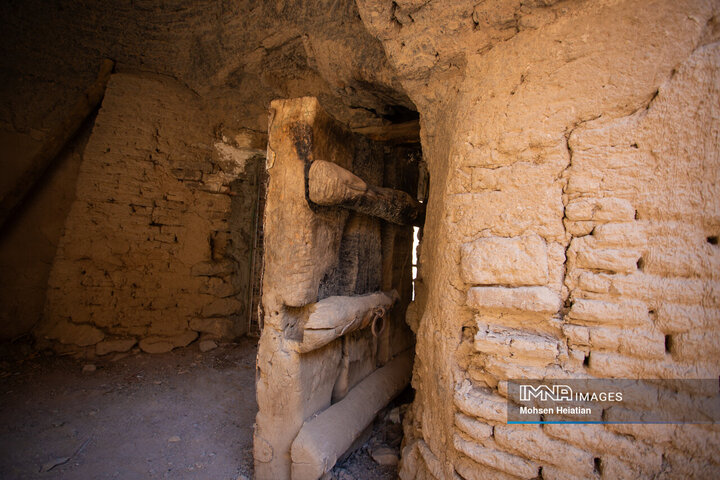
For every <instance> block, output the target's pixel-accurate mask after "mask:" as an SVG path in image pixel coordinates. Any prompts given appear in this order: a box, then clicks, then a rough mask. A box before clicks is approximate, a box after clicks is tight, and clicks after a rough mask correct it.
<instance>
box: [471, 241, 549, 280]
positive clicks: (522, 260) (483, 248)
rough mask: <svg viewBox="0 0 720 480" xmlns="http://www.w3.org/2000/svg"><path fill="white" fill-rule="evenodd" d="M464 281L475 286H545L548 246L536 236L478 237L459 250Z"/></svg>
mask: <svg viewBox="0 0 720 480" xmlns="http://www.w3.org/2000/svg"><path fill="white" fill-rule="evenodd" d="M460 265H461V273H462V277H463V280H464V281H465V282H467V283H471V284H474V285H510V286H523V285H544V284H546V283H547V282H548V260H547V245H546V243H545V241H544V240H543V239H542V238H541V237H540V236H538V235H527V236H523V237H513V238H502V237H489V238H480V239H478V240H475V241H474V242H471V243H466V244H464V245H463V246H462V247H461V261H460Z"/></svg>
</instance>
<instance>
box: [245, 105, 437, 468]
mask: <svg viewBox="0 0 720 480" xmlns="http://www.w3.org/2000/svg"><path fill="white" fill-rule="evenodd" d="M400 138H401V139H400V140H398V138H397V137H396V138H394V139H391V138H389V137H387V136H386V137H384V138H378V137H376V139H375V140H374V139H372V138H369V137H368V136H365V135H360V134H357V133H353V132H351V131H350V130H349V129H347V128H346V127H345V126H344V125H342V124H340V123H339V122H337V121H335V120H334V119H333V118H332V117H330V116H329V115H328V114H327V113H326V112H325V111H324V110H323V109H322V107H321V106H320V104H319V103H318V101H317V99H315V98H312V97H304V98H298V99H291V100H278V101H274V102H273V103H272V105H271V119H270V128H269V143H268V157H267V171H268V174H269V182H268V187H267V198H266V203H265V214H264V229H263V236H264V268H263V286H262V305H263V310H264V321H263V328H262V333H261V337H260V343H259V350H258V360H257V372H256V374H257V398H258V408H259V410H258V415H257V419H256V430H255V435H254V458H255V475H256V478H259V479H295V480H298V479H315V478H320V477H321V476H323V475H324V474H325V473H327V472H328V471H330V469H331V468H332V467H333V465H334V464H335V463H336V461H337V460H338V459H339V458H341V457H342V456H343V455H344V454H345V453H346V452H347V451H348V450H352V448H353V446H354V445H355V443H356V442H357V441H358V440H359V439H361V438H363V434H364V432H365V431H366V430H367V428H368V427H369V426H371V424H372V421H373V419H374V417H375V415H376V414H377V413H378V412H379V411H380V410H381V409H382V408H383V407H384V406H385V405H386V404H387V403H388V402H389V401H390V400H392V399H393V398H394V397H395V396H396V395H397V394H398V393H399V392H400V391H402V390H403V389H404V388H405V387H406V386H407V384H408V383H409V380H410V376H411V372H412V359H413V354H414V336H413V333H412V331H411V330H410V328H409V327H408V326H407V324H406V323H405V310H406V308H407V305H408V304H409V302H410V301H411V299H412V296H413V264H414V262H413V238H414V231H413V227H419V228H420V227H422V224H423V222H424V204H423V203H422V202H419V201H418V200H417V189H418V176H419V171H420V151H419V145H418V144H417V143H416V142H405V141H403V140H402V137H400Z"/></svg>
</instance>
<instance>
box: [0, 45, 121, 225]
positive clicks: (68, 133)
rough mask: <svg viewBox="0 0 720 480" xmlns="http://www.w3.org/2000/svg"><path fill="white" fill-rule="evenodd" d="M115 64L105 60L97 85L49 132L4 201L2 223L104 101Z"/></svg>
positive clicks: (0, 218)
mask: <svg viewBox="0 0 720 480" xmlns="http://www.w3.org/2000/svg"><path fill="white" fill-rule="evenodd" d="M114 66H115V62H113V61H112V60H108V59H104V60H103V61H102V62H101V63H100V71H99V72H98V75H97V78H96V79H95V81H94V82H93V84H92V85H90V87H88V89H87V90H85V92H84V93H83V94H82V95H81V96H80V97H79V98H78V99H77V101H76V102H75V104H74V105H73V106H72V108H71V109H70V111H69V112H68V114H67V116H65V118H64V119H63V120H62V122H60V124H59V125H58V126H57V127H55V128H54V129H52V130H51V131H50V132H49V133H48V135H47V137H46V139H45V141H44V142H43V144H42V146H41V147H40V150H39V151H38V152H37V153H36V154H35V156H33V158H32V159H31V160H30V164H29V166H28V167H27V168H26V169H25V171H24V172H23V173H22V174H21V175H20V178H19V179H18V180H17V182H16V183H15V187H14V188H13V189H12V190H10V191H9V192H8V193H7V194H6V195H5V197H3V198H2V200H0V226H2V225H3V224H4V223H5V221H6V220H7V219H8V218H9V217H10V215H12V213H13V211H15V208H17V206H18V205H20V203H21V202H22V200H23V199H24V198H25V196H26V195H27V194H28V192H29V191H30V189H31V188H32V187H33V185H35V184H36V183H37V181H38V180H40V178H41V177H42V175H43V173H45V171H46V170H47V169H48V167H49V166H50V165H51V164H52V162H53V160H55V158H57V156H58V154H59V153H60V152H61V151H62V149H63V147H64V146H65V145H66V144H67V143H68V142H69V141H70V140H71V139H72V138H73V137H74V136H75V134H76V133H77V131H78V130H79V129H80V127H81V126H82V124H83V123H84V122H85V120H86V119H87V118H88V117H89V116H90V115H91V114H92V113H93V112H94V111H95V109H96V108H97V106H98V105H99V104H100V101H101V100H102V98H103V96H104V95H105V88H106V87H107V82H108V80H109V79H110V74H111V73H112V70H113V67H114Z"/></svg>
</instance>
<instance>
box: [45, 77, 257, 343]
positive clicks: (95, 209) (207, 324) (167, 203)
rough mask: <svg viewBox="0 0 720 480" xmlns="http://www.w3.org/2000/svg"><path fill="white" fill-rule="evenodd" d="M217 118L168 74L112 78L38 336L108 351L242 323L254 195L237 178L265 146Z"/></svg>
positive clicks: (219, 331)
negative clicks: (215, 123)
mask: <svg viewBox="0 0 720 480" xmlns="http://www.w3.org/2000/svg"><path fill="white" fill-rule="evenodd" d="M210 118H211V116H210V115H208V113H207V112H206V111H205V110H204V104H203V102H202V101H201V100H200V98H199V97H198V96H197V95H196V94H194V93H193V92H191V91H190V90H188V89H187V88H186V87H183V86H181V85H180V84H178V83H177V82H176V81H174V80H172V79H168V78H166V77H162V76H154V75H147V74H140V75H134V74H116V75H114V76H112V77H111V80H110V83H109V86H108V88H107V92H106V95H105V99H104V101H103V104H102V108H101V110H100V112H99V114H98V116H97V119H96V121H95V124H94V126H93V130H92V134H91V136H90V139H89V141H88V144H87V147H86V149H85V152H84V158H83V162H82V165H81V167H80V174H79V178H78V182H77V192H76V197H77V198H76V201H75V202H74V203H73V205H72V208H71V211H70V213H69V214H68V218H67V221H66V223H65V233H64V235H63V237H62V239H61V241H60V245H59V247H58V251H57V255H56V258H55V262H54V264H53V268H52V271H51V274H50V279H49V284H48V293H47V301H46V304H45V312H44V318H43V321H42V322H41V323H40V325H39V326H38V327H37V328H36V330H35V335H36V337H37V338H38V339H40V340H50V341H52V342H53V343H54V344H55V346H56V347H57V346H58V345H66V347H65V348H68V349H77V348H78V347H88V348H94V350H95V352H96V353H98V354H105V353H109V352H112V351H121V350H126V349H129V348H131V347H132V346H133V345H134V344H135V343H136V342H139V344H140V347H141V348H142V349H143V350H145V351H148V352H161V351H167V350H169V349H171V348H173V347H176V346H182V345H187V344H188V343H190V342H191V341H193V340H194V339H195V338H197V337H198V335H199V334H202V335H205V336H212V337H215V338H218V337H233V336H235V335H238V334H241V333H243V329H244V328H245V326H246V317H245V314H244V313H245V303H246V301H247V295H246V294H247V285H242V279H243V278H244V279H245V280H244V281H245V283H247V282H248V277H249V275H245V274H241V273H239V272H243V271H244V270H249V245H250V242H251V241H252V232H251V230H252V228H253V222H252V215H253V214H254V209H253V208H252V204H253V202H254V200H255V194H254V193H253V192H252V191H250V190H252V189H251V188H244V189H242V190H237V188H240V187H242V186H243V185H246V186H247V185H249V184H250V183H251V182H248V181H245V182H243V178H244V175H245V167H246V163H247V162H248V161H255V160H253V158H254V157H256V156H257V155H258V150H256V149H253V148H245V149H241V148H240V143H242V144H243V145H244V146H245V147H248V146H249V147H253V145H250V144H251V143H252V136H249V137H248V136H247V135H243V134H239V135H236V136H232V135H231V136H227V135H230V134H229V133H228V132H223V131H222V128H221V127H214V126H213V125H212V124H211V121H210ZM226 133H227V135H226ZM238 142H240V143H238ZM248 170H252V169H248ZM231 198H236V200H234V201H233V200H231ZM243 199H244V200H243ZM233 204H234V205H233ZM233 208H235V210H236V211H235V212H233ZM245 217H248V218H245ZM231 222H232V223H233V225H231ZM231 229H232V230H233V233H232V235H231V233H230V232H231ZM238 279H240V280H238ZM241 293H244V294H245V295H241ZM57 342H59V343H57Z"/></svg>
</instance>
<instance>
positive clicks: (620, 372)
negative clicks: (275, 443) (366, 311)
mask: <svg viewBox="0 0 720 480" xmlns="http://www.w3.org/2000/svg"><path fill="white" fill-rule="evenodd" d="M358 4H359V5H361V9H360V10H361V15H362V16H363V20H364V21H365V23H366V25H368V26H369V28H370V29H371V30H372V31H373V32H374V34H375V35H376V37H377V38H379V39H381V40H382V41H383V44H384V47H385V49H386V51H387V52H388V56H389V58H390V59H391V62H392V63H393V65H394V66H395V67H396V69H397V70H398V72H399V73H400V75H401V77H402V84H403V87H404V88H405V89H406V91H407V92H408V94H409V96H410V98H411V99H412V100H413V101H414V102H415V104H416V105H417V106H418V111H419V112H420V118H421V136H422V142H423V154H424V156H425V159H426V161H427V162H428V166H429V171H430V179H431V182H430V200H429V203H428V217H427V221H426V224H425V229H424V238H423V245H422V252H421V256H420V271H421V275H420V276H421V278H422V281H421V282H419V283H418V285H417V288H416V290H417V297H416V301H415V302H414V303H413V304H411V305H410V307H409V314H408V319H409V321H411V322H413V323H415V324H417V332H418V337H417V338H418V345H417V350H416V354H417V357H416V362H415V372H414V377H413V386H414V387H415V388H416V390H417V394H416V399H415V402H414V403H413V407H412V409H411V412H412V413H411V415H410V416H408V417H407V418H406V420H405V424H404V426H405V443H404V445H405V447H404V450H403V459H402V464H401V468H400V477H401V478H402V479H405V480H407V479H416V478H418V479H419V478H422V479H426V478H432V479H455V480H458V479H465V480H478V479H485V478H493V479H517V478H525V479H531V478H543V479H546V480H548V479H580V478H583V479H587V478H607V479H617V478H715V477H717V476H718V475H719V474H720V463H719V462H718V459H717V455H716V452H717V450H718V448H719V447H720V432H719V431H718V429H717V428H716V427H713V426H707V425H706V426H698V425H683V426H663V425H627V424H617V425H607V426H604V425H584V426H578V425H571V426H563V425H545V426H539V425H526V426H523V425H519V426H518V425H507V424H506V420H507V419H506V396H507V394H508V393H507V380H508V379H512V378H538V379H542V378H592V377H598V378H717V376H718V374H720V369H719V368H718V360H719V359H720V338H719V337H718V334H717V331H718V325H719V322H718V321H719V320H720V311H719V310H718V305H720V297H719V294H720V282H718V280H719V278H718V272H719V271H720V269H719V267H720V250H718V246H717V237H718V230H719V229H720V215H719V214H720V194H719V193H718V191H717V188H716V185H717V183H718V180H720V178H719V177H720V142H719V140H718V138H719V137H718V128H719V127H718V125H720V123H718V119H719V118H720V109H719V107H718V105H720V103H719V102H718V98H719V95H718V94H719V92H718V85H720V43H718V39H719V36H718V28H717V21H716V19H717V15H718V4H717V2H671V1H658V2H651V3H649V2H633V1H618V2H603V3H599V2H583V1H580V2H562V1H559V2H555V1H545V2H519V1H518V2H511V1H505V2H501V1H488V2H481V3H478V2H452V6H450V5H448V3H445V2H437V3H435V2H414V1H409V0H408V1H402V2H400V1H398V2H395V3H394V4H393V7H392V8H391V7H390V6H388V5H386V4H384V3H383V2H374V1H370V0H366V1H360V2H358ZM440 25H442V27H440ZM438 105H442V107H439V106H438ZM680 394H689V395H702V392H681V393H680ZM608 415H610V413H608ZM612 418H614V417H612V416H611V417H610V418H609V419H612Z"/></svg>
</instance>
